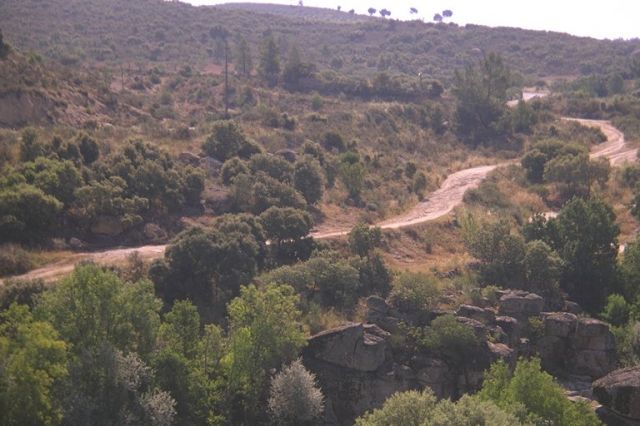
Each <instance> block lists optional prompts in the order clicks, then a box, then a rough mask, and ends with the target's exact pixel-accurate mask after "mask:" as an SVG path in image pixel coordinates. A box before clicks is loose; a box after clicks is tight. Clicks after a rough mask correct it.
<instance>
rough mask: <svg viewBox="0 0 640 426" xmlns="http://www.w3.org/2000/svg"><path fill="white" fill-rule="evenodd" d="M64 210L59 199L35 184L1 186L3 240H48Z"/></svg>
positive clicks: (1, 235) (0, 204)
mask: <svg viewBox="0 0 640 426" xmlns="http://www.w3.org/2000/svg"><path fill="white" fill-rule="evenodd" d="M61 210H62V203H61V202H60V201H58V200H57V199H56V198H54V197H52V196H50V195H46V194H45V193H44V192H42V190H40V189H38V188H36V187H34V186H31V185H24V184H23V185H18V186H15V187H11V188H7V189H0V241H23V242H38V241H43V240H45V239H46V238H47V237H48V236H50V235H51V233H52V231H53V228H54V225H55V224H56V222H57V220H58V218H59V213H60V211H61Z"/></svg>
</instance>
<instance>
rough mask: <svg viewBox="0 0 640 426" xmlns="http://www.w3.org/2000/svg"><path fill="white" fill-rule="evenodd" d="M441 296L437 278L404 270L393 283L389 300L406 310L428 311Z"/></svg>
mask: <svg viewBox="0 0 640 426" xmlns="http://www.w3.org/2000/svg"><path fill="white" fill-rule="evenodd" d="M439 296H440V290H439V289H438V283H437V282H436V280H435V279H434V278H433V277H431V276H429V275H426V274H423V273H420V272H403V273H402V274H400V275H398V276H397V277H396V278H395V279H394V280H393V283H392V284H391V294H390V295H389V301H390V302H391V304H393V306H395V307H397V308H398V309H400V310H402V311H404V312H415V311H428V310H430V309H432V308H434V307H435V305H436V303H437V299H438V297H439Z"/></svg>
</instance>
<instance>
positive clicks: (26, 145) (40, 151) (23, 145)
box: [20, 128, 47, 162]
mask: <svg viewBox="0 0 640 426" xmlns="http://www.w3.org/2000/svg"><path fill="white" fill-rule="evenodd" d="M46 153H47V151H46V148H45V146H44V144H43V143H42V142H40V141H39V140H38V134H37V133H36V131H35V130H33V129H30V128H28V129H25V130H23V131H22V135H21V136H20V161H22V162H27V161H33V160H35V159H36V158H38V157H41V156H44V155H46Z"/></svg>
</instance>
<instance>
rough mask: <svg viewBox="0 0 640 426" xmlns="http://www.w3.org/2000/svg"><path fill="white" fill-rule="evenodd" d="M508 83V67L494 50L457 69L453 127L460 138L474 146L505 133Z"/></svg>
mask: <svg viewBox="0 0 640 426" xmlns="http://www.w3.org/2000/svg"><path fill="white" fill-rule="evenodd" d="M437 16H440V15H437ZM510 86H511V73H510V71H509V68H508V67H507V66H506V65H505V64H504V62H503V60H502V58H501V57H500V56H499V55H497V54H495V53H490V54H489V55H488V56H486V57H485V58H484V60H483V61H482V62H481V63H480V64H479V65H478V66H475V67H474V66H468V67H467V68H466V69H465V70H464V72H459V71H456V73H455V83H454V94H455V96H456V99H457V104H456V127H457V131H458V134H459V135H460V137H461V138H463V139H464V140H465V141H466V142H467V143H469V144H471V145H474V146H475V145H478V144H483V143H487V142H490V141H492V140H495V139H498V140H499V139H501V138H503V137H504V136H505V134H506V129H505V123H504V116H505V114H506V113H507V110H506V106H505V101H506V99H507V89H508V88H509V87H510Z"/></svg>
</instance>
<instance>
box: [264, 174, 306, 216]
mask: <svg viewBox="0 0 640 426" xmlns="http://www.w3.org/2000/svg"><path fill="white" fill-rule="evenodd" d="M251 196H252V197H251V200H252V203H253V205H252V206H251V210H252V212H253V213H254V214H260V213H262V212H264V211H265V210H267V209H269V208H270V207H283V208H284V207H291V208H294V209H299V210H304V209H306V207H307V203H306V201H305V200H304V197H303V196H302V194H300V193H299V192H298V191H296V190H295V189H294V188H293V187H291V185H288V184H285V183H282V182H280V181H278V180H277V179H274V178H272V177H271V176H268V175H266V174H264V173H258V174H257V175H256V176H255V179H254V183H253V187H252V189H251Z"/></svg>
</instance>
